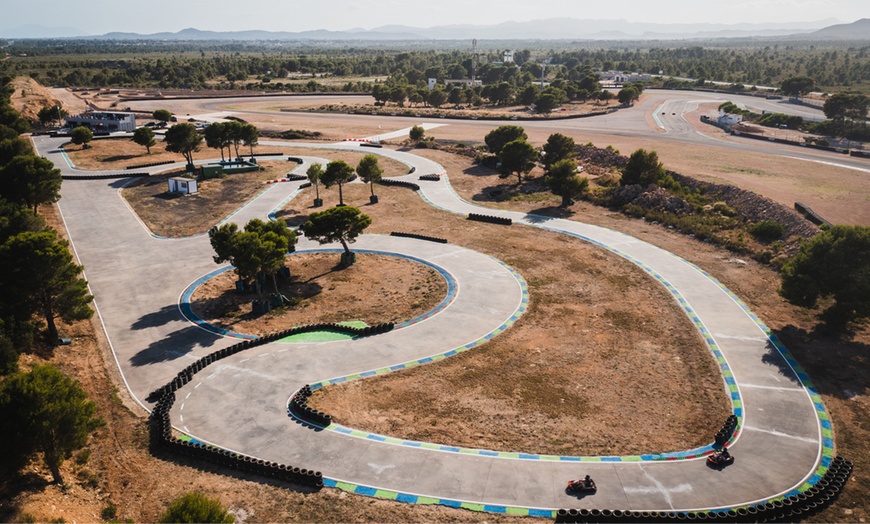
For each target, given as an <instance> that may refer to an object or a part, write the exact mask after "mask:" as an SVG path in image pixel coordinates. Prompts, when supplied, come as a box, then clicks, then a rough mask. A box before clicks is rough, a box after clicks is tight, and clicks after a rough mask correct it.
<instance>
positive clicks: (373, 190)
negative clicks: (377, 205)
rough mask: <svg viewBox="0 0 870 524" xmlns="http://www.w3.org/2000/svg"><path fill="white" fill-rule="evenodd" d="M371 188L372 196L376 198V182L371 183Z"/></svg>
mask: <svg viewBox="0 0 870 524" xmlns="http://www.w3.org/2000/svg"><path fill="white" fill-rule="evenodd" d="M369 186H370V187H371V190H372V196H375V181H374V180H372V181H371V182H369Z"/></svg>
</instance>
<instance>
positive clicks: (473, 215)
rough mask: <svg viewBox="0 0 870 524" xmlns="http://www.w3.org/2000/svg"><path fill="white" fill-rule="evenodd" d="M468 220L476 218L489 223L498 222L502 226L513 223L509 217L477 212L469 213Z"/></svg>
mask: <svg viewBox="0 0 870 524" xmlns="http://www.w3.org/2000/svg"><path fill="white" fill-rule="evenodd" d="M468 220H476V221H477V222H489V223H490V224H500V225H503V226H509V225H511V224H513V223H514V221H513V220H511V219H510V218H505V217H495V216H492V215H480V214H477V213H469V214H468Z"/></svg>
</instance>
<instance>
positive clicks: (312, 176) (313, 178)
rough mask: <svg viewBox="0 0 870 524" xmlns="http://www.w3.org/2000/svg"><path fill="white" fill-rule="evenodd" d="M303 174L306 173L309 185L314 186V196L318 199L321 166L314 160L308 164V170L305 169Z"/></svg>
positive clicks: (321, 173) (321, 172) (321, 174)
mask: <svg viewBox="0 0 870 524" xmlns="http://www.w3.org/2000/svg"><path fill="white" fill-rule="evenodd" d="M305 174H306V175H308V181H309V182H311V185H312V186H314V195H315V196H314V198H316V199H318V200H319V199H320V177H321V176H323V166H322V165H321V164H320V163H318V162H314V163H313V164H311V165H310V166H308V170H307V171H305Z"/></svg>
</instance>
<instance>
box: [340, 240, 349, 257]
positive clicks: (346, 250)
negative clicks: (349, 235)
mask: <svg viewBox="0 0 870 524" xmlns="http://www.w3.org/2000/svg"><path fill="white" fill-rule="evenodd" d="M338 241H339V242H341V247H343V248H344V252H345V253H347V254H348V255H349V254H350V247H348V245H347V240H345V239H343V238H339V239H338Z"/></svg>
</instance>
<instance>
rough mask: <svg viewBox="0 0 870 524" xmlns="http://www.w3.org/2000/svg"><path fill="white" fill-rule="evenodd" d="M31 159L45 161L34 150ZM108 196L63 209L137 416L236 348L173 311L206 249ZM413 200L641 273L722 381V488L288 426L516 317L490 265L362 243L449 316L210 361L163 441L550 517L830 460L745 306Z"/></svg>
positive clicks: (636, 465) (505, 283)
mask: <svg viewBox="0 0 870 524" xmlns="http://www.w3.org/2000/svg"><path fill="white" fill-rule="evenodd" d="M294 145H295V144H294ZM37 146H38V147H39V148H40V149H43V147H44V146H45V147H47V148H51V146H52V144H51V143H50V142H40V141H37ZM46 150H47V149H46ZM370 152H373V153H376V154H382V155H384V156H389V157H391V158H395V159H396V160H399V161H402V162H405V163H406V164H408V165H411V166H414V167H415V174H414V175H413V176H410V175H409V176H408V177H404V178H406V179H408V180H415V181H416V178H417V177H418V176H419V175H420V174H427V173H443V171H444V170H443V169H442V168H441V166H440V165H438V164H437V163H435V162H432V161H429V160H426V159H422V158H420V157H417V156H414V155H411V154H408V153H402V152H397V151H391V150H384V149H379V150H373V151H370ZM51 154H52V153H49V157H51ZM56 164H57V165H60V166H64V163H63V162H60V163H59V162H57V161H56ZM67 169H68V168H67ZM122 183H123V182H117V181H116V182H106V181H77V182H72V183H67V184H64V188H63V197H64V198H63V200H62V201H61V203H60V205H61V210H62V213H63V216H64V219H65V222H66V225H67V228H68V230H69V232H70V236H71V238H72V239H73V241H74V246H75V248H76V250H77V253H78V255H79V258H80V260H81V262H82V263H83V264H84V265H85V267H86V268H87V271H88V274H87V277H88V279H89V281H90V284H91V287H92V290H93V293H94V295H95V297H96V303H97V304H98V305H99V308H100V311H101V314H102V320H103V324H104V327H105V329H106V332H107V334H108V335H109V339H110V341H111V343H112V344H113V350H114V352H115V355H116V358H117V360H118V363H119V366H120V369H121V371H122V373H123V375H124V377H125V380H126V381H127V383H128V386H129V388H130V390H131V392H132V394H133V395H134V397H135V398H143V397H144V396H145V395H147V394H148V393H149V392H151V391H153V390H155V389H157V388H158V387H159V386H162V385H163V384H165V383H166V382H168V381H169V380H170V379H171V377H172V376H173V375H174V374H175V373H176V372H177V370H179V369H181V368H183V367H184V366H186V365H187V364H189V363H190V362H192V361H193V360H194V359H197V358H199V357H201V356H203V355H204V354H207V353H210V352H212V351H214V350H215V349H220V348H222V347H226V346H228V345H229V344H230V343H231V342H232V339H226V338H224V337H220V336H218V335H216V334H214V333H209V332H206V331H204V330H202V329H200V328H199V327H197V326H195V325H192V324H190V323H188V322H187V321H185V320H184V318H183V317H182V316H181V315H180V314H179V312H178V309H177V303H178V296H179V294H180V293H181V290H183V289H184V288H185V287H186V286H187V285H188V284H189V283H190V282H191V281H192V280H194V279H195V278H197V276H199V275H202V274H205V273H207V272H208V271H210V270H212V269H213V268H214V265H213V264H212V263H211V256H210V251H211V249H210V246H209V243H208V240H207V239H206V238H204V237H202V236H200V237H193V238H187V239H178V240H172V241H166V240H162V239H158V238H154V237H153V236H152V235H150V234H149V232H148V231H147V230H145V229H144V228H143V227H142V226H141V224H140V223H139V222H138V220H137V219H136V217H135V216H134V215H133V214H132V212H131V211H130V210H129V209H128V208H127V206H126V204H124V203H123V200H122V199H121V198H120V197H119V195H118V192H117V188H118V187H119V186H120V185H121V184H122ZM420 185H421V191H420V195H421V196H422V197H423V198H424V199H425V200H426V201H427V202H429V203H430V204H432V205H434V206H436V207H438V208H440V209H443V210H446V211H450V212H453V213H460V214H468V213H471V212H481V211H483V212H485V213H486V214H489V215H497V216H503V217H507V218H511V219H512V220H513V221H514V223H520V224H525V225H529V226H533V227H541V228H546V229H550V230H554V231H558V232H561V233H564V234H567V235H570V236H573V237H576V238H578V239H582V240H584V241H588V242H592V243H594V244H596V245H598V246H600V247H602V248H604V249H607V250H610V251H612V252H614V253H616V254H619V255H620V256H623V257H625V258H626V259H628V260H630V261H632V262H634V263H636V264H638V265H639V266H640V267H642V268H643V269H644V270H645V271H647V272H648V273H649V274H650V275H651V276H652V277H653V278H656V279H657V280H659V281H660V282H661V283H662V284H663V285H665V286H666V287H667V288H668V289H669V290H670V291H671V293H672V294H673V296H674V298H675V299H676V300H677V301H678V302H679V303H680V305H681V306H682V307H683V308H684V310H685V311H686V313H687V314H688V315H689V316H690V318H691V319H692V320H693V322H694V323H695V325H696V327H697V328H698V330H699V332H700V333H701V334H702V335H703V337H704V338H705V340H706V342H707V344H708V346H709V347H710V350H711V351H712V352H713V355H714V357H715V358H716V359H717V360H718V361H719V363H720V365H721V366H722V370H723V380H724V384H723V385H724V387H725V389H726V391H727V392H728V393H729V394H730V395H731V398H732V404H733V406H734V412H735V414H736V415H738V416H739V417H740V431H739V436H738V437H737V439H736V441H735V442H734V443H733V446H732V449H733V450H734V453H735V455H738V456H739V457H740V460H739V461H738V462H737V463H736V464H734V465H733V466H731V467H729V468H727V469H726V470H724V471H723V472H711V471H710V470H708V469H707V468H706V466H705V465H704V460H703V458H694V459H693V458H687V457H691V456H698V453H694V454H692V453H689V452H687V453H686V454H685V455H683V456H679V454H677V456H662V455H648V456H638V457H555V458H553V457H540V456H535V455H525V454H522V453H516V454H498V453H493V452H486V450H460V449H444V447H443V446H442V447H439V446H434V445H426V444H423V443H413V442H404V441H396V439H389V438H388V437H385V436H380V435H371V434H364V433H359V432H353V431H342V430H341V429H340V428H333V429H335V431H314V430H312V429H311V428H309V427H305V426H302V425H300V424H297V423H296V422H295V420H294V419H293V418H291V417H289V416H288V414H287V411H286V406H287V400H288V398H289V397H290V396H291V395H292V394H293V392H294V391H295V390H297V389H298V388H299V387H300V386H301V385H303V384H305V383H318V382H320V383H330V382H340V381H343V380H347V379H348V378H356V377H359V376H364V375H366V376H367V375H368V374H376V373H379V372H386V371H389V370H391V369H401V368H403V367H408V365H417V364H420V363H425V362H428V361H430V360H437V359H439V358H444V356H448V355H449V354H452V353H451V352H458V351H460V350H462V349H463V348H466V349H467V348H468V347H474V346H475V345H477V344H479V343H482V342H483V341H485V340H488V338H491V337H492V336H494V335H495V334H497V333H498V332H500V331H501V330H503V329H506V328H507V327H508V326H509V324H510V323H511V322H512V321H513V320H515V319H516V317H517V316H518V315H519V314H521V313H522V310H523V309H524V304H525V302H526V301H527V298H526V297H525V288H524V285H523V283H522V279H521V278H519V277H518V276H517V275H516V274H515V273H513V272H512V271H510V270H509V268H506V267H505V266H504V265H503V264H501V263H499V262H498V261H495V260H493V259H491V258H489V257H486V256H484V255H481V254H479V253H476V252H473V251H470V250H467V249H463V248H459V247H457V246H450V245H444V244H434V243H428V242H423V241H416V240H409V239H401V238H396V237H382V236H365V237H363V238H361V240H360V243H359V246H360V247H362V248H366V249H373V250H381V251H389V252H393V253H399V254H407V255H410V256H414V257H419V258H421V259H424V260H426V261H427V262H429V263H431V264H433V265H436V266H438V267H440V268H442V269H443V270H444V271H448V272H449V273H450V274H451V275H452V276H454V278H455V279H456V281H457V283H458V286H457V287H458V292H457V297H456V299H455V300H454V301H453V302H452V303H451V304H450V305H449V306H448V307H447V308H445V309H444V310H443V311H441V312H439V313H438V314H437V315H434V316H432V317H431V318H429V319H427V320H425V321H423V322H420V323H418V324H415V325H413V326H410V327H408V328H406V329H402V330H397V331H396V332H393V333H389V334H387V335H381V336H377V337H370V338H367V339H360V340H354V341H350V342H332V343H324V344H300V345H288V344H280V343H273V344H267V345H263V346H259V347H257V348H255V349H252V350H250V351H248V352H245V353H240V354H237V355H234V356H233V357H230V358H228V359H223V360H221V361H220V363H219V364H218V365H217V367H216V368H215V369H214V371H213V373H211V374H209V375H207V376H203V377H201V378H200V377H199V376H197V377H198V380H197V381H195V382H193V383H191V384H190V385H188V386H186V387H185V388H183V389H181V390H179V392H178V399H179V400H178V402H177V403H176V407H175V408H174V409H173V411H172V421H173V424H174V425H176V427H178V428H179V429H182V430H185V431H188V432H189V433H190V434H192V435H193V436H195V437H196V438H198V439H200V440H203V441H207V442H211V443H213V444H214V445H217V446H221V447H225V448H227V449H232V450H235V451H238V452H242V453H245V454H249V455H253V456H256V457H258V458H262V459H265V460H271V461H274V462H282V463H293V464H298V465H299V466H302V467H306V468H309V469H318V470H320V471H322V472H323V474H324V477H326V479H325V482H326V483H327V485H331V486H338V487H342V488H345V489H349V490H352V491H354V492H357V493H363V494H369V495H376V496H384V497H387V498H398V499H399V500H408V501H412V502H421V503H443V504H448V505H454V506H456V505H458V506H462V507H469V508H472V509H483V510H491V511H504V512H516V513H521V514H537V515H546V516H552V515H553V510H554V509H555V508H559V507H569V506H573V507H592V506H595V507H616V508H626V509H634V510H674V509H679V510H693V509H708V508H729V507H735V506H738V505H744V504H749V503H752V502H755V501H758V500H763V499H768V498H772V497H778V496H782V495H785V494H788V493H790V492H792V491H794V490H795V489H798V488H800V487H801V486H802V485H805V483H806V482H807V481H809V482H813V479H815V478H817V477H815V476H814V473H815V472H816V471H817V468H819V467H820V466H821V468H822V470H823V469H824V468H825V467H826V466H827V465H828V463H829V462H830V458H831V456H832V453H833V449H832V448H833V442H832V441H831V439H830V423H829V421H828V420H827V415H826V413H825V411H824V406H823V405H822V404H821V399H820V398H819V397H818V395H817V394H816V393H815V392H814V391H813V390H812V387H811V384H810V383H809V379H808V377H806V375H805V374H804V373H803V372H802V371H801V370H800V369H799V368H798V367H797V365H796V363H795V362H794V361H793V359H791V358H790V357H789V356H788V355H787V353H785V350H784V348H782V347H781V345H780V344H779V343H778V341H776V340H775V339H774V338H773V337H772V336H771V335H770V333H769V331H768V330H767V329H766V328H765V327H764V325H763V324H762V323H761V322H760V321H759V320H758V319H757V318H756V317H755V316H754V315H752V314H751V312H749V311H748V309H747V308H746V306H745V305H744V304H742V303H741V302H740V301H739V299H737V297H735V296H734V295H733V294H732V293H730V292H729V291H728V290H727V289H725V288H724V287H723V286H722V285H721V284H720V283H718V282H717V281H715V279H713V278H712V277H710V276H709V275H708V274H706V273H705V272H703V271H702V270H700V269H699V268H697V267H695V266H693V265H691V264H689V263H688V262H686V261H685V260H682V259H680V258H678V257H676V256H674V255H672V254H670V253H668V252H666V251H663V250H661V249H659V248H656V247H655V246H652V245H650V244H648V243H645V242H642V241H639V240H637V239H635V238H632V237H630V236H627V235H624V234H621V233H618V232H615V231H611V230H607V229H604V228H600V227H595V226H590V225H586V224H581V223H577V222H572V221H567V220H560V219H551V218H548V217H541V216H536V215H526V214H522V213H517V212H509V211H499V210H493V209H488V208H486V209H485V208H480V207H478V206H475V205H473V204H471V203H469V202H466V201H464V200H462V199H461V198H459V197H458V196H457V195H456V193H455V192H454V191H453V190H452V188H451V187H450V185H449V181H448V179H447V177H442V179H441V180H440V181H438V182H434V181H432V182H425V183H421V184H420ZM297 189H298V185H296V184H293V183H285V184H276V185H273V186H270V187H269V188H268V189H266V190H265V191H264V192H263V193H261V194H260V195H259V196H258V197H257V198H256V199H254V200H253V201H252V202H249V203H248V204H247V205H246V206H245V207H244V208H242V209H241V210H239V212H238V213H237V214H236V215H235V218H234V219H235V220H238V221H244V220H246V219H248V218H253V217H254V216H257V217H264V216H268V214H269V213H270V212H271V211H272V210H273V209H275V208H276V207H277V206H279V205H281V204H282V203H283V202H286V201H287V200H288V199H289V198H292V195H293V194H294V192H295V191H297ZM300 247H301V248H305V247H306V246H305V245H304V244H302V245H300ZM427 359H429V360H427ZM686 394H691V392H686ZM143 405H144V404H143ZM216 406H219V409H215V407H216ZM578 462H579V463H582V464H578ZM578 466H580V468H578ZM581 472H582V473H584V474H585V473H588V474H591V475H593V476H594V477H595V478H596V481H597V483H598V486H599V490H598V493H597V494H596V495H595V497H592V498H587V499H583V500H580V501H578V500H577V499H575V498H573V497H569V496H568V495H566V494H565V493H564V483H565V481H566V479H568V478H575V477H577V476H578V474H580V473H581Z"/></svg>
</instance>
